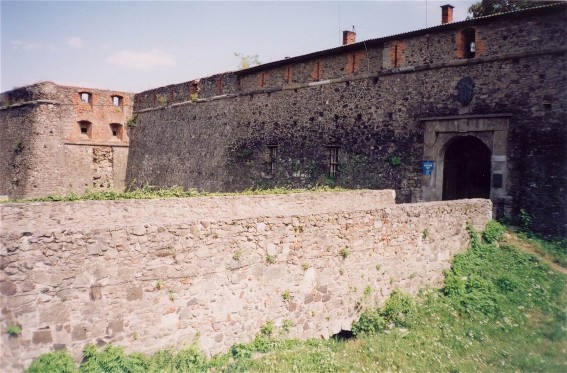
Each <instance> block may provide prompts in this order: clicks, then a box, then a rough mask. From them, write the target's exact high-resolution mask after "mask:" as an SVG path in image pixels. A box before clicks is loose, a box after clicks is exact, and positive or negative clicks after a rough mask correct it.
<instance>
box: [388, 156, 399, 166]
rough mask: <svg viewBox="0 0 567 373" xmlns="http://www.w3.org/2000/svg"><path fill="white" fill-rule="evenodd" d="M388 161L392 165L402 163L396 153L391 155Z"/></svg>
mask: <svg viewBox="0 0 567 373" xmlns="http://www.w3.org/2000/svg"><path fill="white" fill-rule="evenodd" d="M389 162H390V165H392V166H394V167H397V166H399V165H401V164H402V160H401V158H400V157H398V156H397V155H393V156H391V157H390V159H389Z"/></svg>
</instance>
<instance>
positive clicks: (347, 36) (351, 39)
mask: <svg viewBox="0 0 567 373" xmlns="http://www.w3.org/2000/svg"><path fill="white" fill-rule="evenodd" d="M354 43H356V32H354V26H353V28H352V31H343V45H349V44H354Z"/></svg>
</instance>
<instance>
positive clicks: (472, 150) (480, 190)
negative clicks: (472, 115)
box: [443, 136, 491, 201]
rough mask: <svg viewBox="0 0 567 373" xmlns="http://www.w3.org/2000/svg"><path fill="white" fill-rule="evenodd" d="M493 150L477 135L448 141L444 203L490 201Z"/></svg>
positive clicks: (444, 172) (444, 171)
mask: <svg viewBox="0 0 567 373" xmlns="http://www.w3.org/2000/svg"><path fill="white" fill-rule="evenodd" d="M490 158H491V154H490V150H489V149H488V147H487V146H486V145H484V144H483V142H482V141H480V140H479V139H478V138H476V137H474V136H463V137H461V136H459V137H455V138H454V139H453V140H451V141H450V142H449V146H448V147H447V150H446V151H445V158H444V162H443V165H444V167H443V200H444V201H446V200H452V199H463V198H490V174H491V164H490Z"/></svg>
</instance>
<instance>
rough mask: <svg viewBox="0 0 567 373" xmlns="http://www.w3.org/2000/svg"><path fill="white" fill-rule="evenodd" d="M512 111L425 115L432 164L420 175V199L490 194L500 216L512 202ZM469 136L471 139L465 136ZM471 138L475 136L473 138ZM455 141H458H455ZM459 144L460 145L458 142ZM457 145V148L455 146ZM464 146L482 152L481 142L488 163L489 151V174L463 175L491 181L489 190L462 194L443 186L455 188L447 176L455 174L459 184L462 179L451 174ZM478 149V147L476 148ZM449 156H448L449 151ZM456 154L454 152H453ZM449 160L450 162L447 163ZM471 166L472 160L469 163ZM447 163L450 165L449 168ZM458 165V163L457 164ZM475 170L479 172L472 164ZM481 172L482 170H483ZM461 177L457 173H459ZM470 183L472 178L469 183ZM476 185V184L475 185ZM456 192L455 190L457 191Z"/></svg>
mask: <svg viewBox="0 0 567 373" xmlns="http://www.w3.org/2000/svg"><path fill="white" fill-rule="evenodd" d="M510 116H511V115H510V114H487V115H462V116H451V117H436V118H425V119H422V122H424V124H425V134H424V148H423V161H427V162H429V164H431V163H432V164H433V168H432V170H431V172H429V173H428V174H424V175H422V177H421V185H422V187H421V200H423V201H441V200H443V199H458V198H473V197H476V196H478V197H480V196H482V197H484V198H490V199H491V200H492V203H493V205H494V214H495V215H496V216H500V215H501V214H503V213H504V212H505V211H506V210H507V209H508V205H509V201H510V200H511V198H510V197H509V196H508V190H509V187H508V163H507V143H508V122H509V118H510ZM464 138H469V140H463V139H464ZM471 138H472V139H471ZM455 144H456V145H455ZM459 144H460V145H459ZM452 145H455V148H452ZM460 146H461V147H462V146H464V147H465V148H466V149H468V151H472V152H473V153H479V152H480V153H482V151H481V150H478V149H481V148H482V146H484V147H485V150H486V149H487V150H488V157H489V161H488V162H489V166H490V167H487V166H486V165H487V161H486V156H487V154H486V151H485V152H484V157H485V158H484V165H485V166H484V170H485V171H486V170H488V174H487V175H485V176H484V178H483V177H481V176H479V177H473V175H472V174H470V175H468V176H466V175H465V176H461V177H463V178H464V180H465V181H463V180H461V181H460V182H461V183H463V182H464V183H465V184H466V179H467V178H468V179H469V180H471V178H476V179H479V180H482V182H480V181H479V182H480V184H481V185H483V187H482V188H486V186H487V183H488V189H489V191H488V194H487V193H486V189H483V192H482V193H481V194H480V195H478V193H480V192H478V190H477V191H476V192H473V191H471V190H468V191H467V190H465V191H464V192H462V194H459V193H458V192H453V194H451V193H452V192H451V191H447V192H445V194H444V189H447V188H455V185H454V184H451V181H449V180H448V181H446V182H445V177H449V178H452V180H453V182H456V183H457V185H458V183H459V181H455V180H454V177H455V175H452V172H455V171H454V168H453V171H452V167H454V165H451V163H452V162H457V163H458V162H461V165H462V162H465V163H466V161H464V160H461V161H459V160H458V158H459V154H458V153H459V147H460ZM475 149H476V150H475ZM447 152H449V153H448V155H449V158H448V159H446V155H447ZM453 152H454V153H455V154H452V153H453ZM446 162H447V165H446V164H445V163H446ZM470 166H471V167H472V164H471V165H470ZM446 167H448V169H447V171H446ZM455 167H456V166H455ZM470 172H472V173H474V172H476V171H474V170H473V169H472V168H471V171H470ZM479 172H481V173H482V170H480V171H479ZM457 177H458V176H457ZM470 184H471V183H470V182H469V185H470ZM472 189H476V188H472ZM455 193H456V194H455Z"/></svg>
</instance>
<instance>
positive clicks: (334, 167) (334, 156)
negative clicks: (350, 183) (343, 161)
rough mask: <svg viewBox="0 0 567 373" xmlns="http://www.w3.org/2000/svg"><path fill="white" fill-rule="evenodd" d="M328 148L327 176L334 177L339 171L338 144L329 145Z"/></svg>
mask: <svg viewBox="0 0 567 373" xmlns="http://www.w3.org/2000/svg"><path fill="white" fill-rule="evenodd" d="M328 149H329V177H330V178H332V179H336V178H337V176H338V173H339V149H340V146H337V145H331V146H329V147H328Z"/></svg>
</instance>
